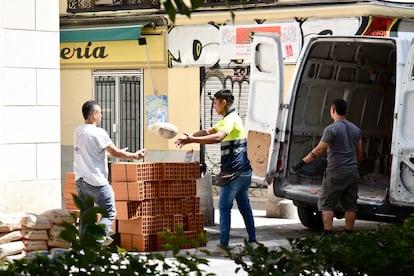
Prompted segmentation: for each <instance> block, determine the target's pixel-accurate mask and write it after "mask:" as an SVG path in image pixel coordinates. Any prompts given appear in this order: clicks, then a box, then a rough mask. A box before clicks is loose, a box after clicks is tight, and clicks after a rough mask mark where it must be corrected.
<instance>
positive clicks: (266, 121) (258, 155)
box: [245, 33, 283, 183]
mask: <svg viewBox="0 0 414 276" xmlns="http://www.w3.org/2000/svg"><path fill="white" fill-rule="evenodd" d="M280 44H281V43H280V38H279V36H278V35H277V34H276V33H254V34H253V39H252V44H251V57H252V60H251V64H250V90H249V100H248V107H247V114H246V119H245V128H246V131H247V154H248V157H249V160H250V163H251V166H252V169H253V177H252V178H253V180H255V181H259V182H267V183H271V182H273V178H274V175H275V173H276V164H277V158H278V154H279V142H278V140H279V139H278V136H279V135H280V114H279V113H280V112H279V110H280V107H281V105H282V101H283V58H282V50H281V46H280Z"/></svg>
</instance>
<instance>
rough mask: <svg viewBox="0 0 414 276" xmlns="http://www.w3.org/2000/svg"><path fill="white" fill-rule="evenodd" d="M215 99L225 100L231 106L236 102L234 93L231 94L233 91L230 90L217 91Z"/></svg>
mask: <svg viewBox="0 0 414 276" xmlns="http://www.w3.org/2000/svg"><path fill="white" fill-rule="evenodd" d="M214 98H216V99H224V100H226V101H227V102H228V103H229V104H232V103H233V102H234V96H233V93H231V91H230V90H229V89H222V90H219V91H217V92H216V93H215V94H214Z"/></svg>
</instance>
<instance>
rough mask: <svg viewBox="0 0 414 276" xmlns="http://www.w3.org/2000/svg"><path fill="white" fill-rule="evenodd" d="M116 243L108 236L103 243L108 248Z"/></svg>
mask: <svg viewBox="0 0 414 276" xmlns="http://www.w3.org/2000/svg"><path fill="white" fill-rule="evenodd" d="M113 241H114V239H112V238H111V237H109V236H107V237H105V239H104V240H103V242H102V246H108V245H110V244H111V243H112V242H113Z"/></svg>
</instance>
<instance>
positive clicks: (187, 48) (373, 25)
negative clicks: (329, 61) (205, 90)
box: [168, 16, 414, 68]
mask: <svg viewBox="0 0 414 276" xmlns="http://www.w3.org/2000/svg"><path fill="white" fill-rule="evenodd" d="M413 28H414V22H411V21H402V20H400V19H393V18H383V17H370V16H367V17H349V18H326V19H317V18H308V19H297V20H292V21H291V22H286V21H284V22H265V23H263V24H250V25H239V26H238V25H235V26H228V25H223V26H217V25H212V24H206V25H192V26H173V27H172V28H171V29H170V30H169V33H168V40H169V48H168V56H169V67H182V66H204V67H217V66H219V67H221V68H231V67H234V66H248V64H249V58H250V56H249V51H250V50H249V45H248V43H247V42H248V41H249V35H250V34H251V32H253V31H271V32H277V33H279V34H280V38H281V43H282V51H283V57H284V62H291V63H295V62H296V59H297V57H298V55H299V52H300V50H301V48H302V46H303V43H304V42H305V41H306V39H307V38H309V36H310V35H315V34H322V35H343V36H349V35H373V36H386V37H388V36H390V37H404V36H411V31H410V30H413Z"/></svg>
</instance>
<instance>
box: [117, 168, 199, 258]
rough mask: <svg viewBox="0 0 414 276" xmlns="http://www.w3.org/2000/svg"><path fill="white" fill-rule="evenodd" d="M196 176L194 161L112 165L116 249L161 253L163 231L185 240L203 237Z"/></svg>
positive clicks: (197, 174)
mask: <svg viewBox="0 0 414 276" xmlns="http://www.w3.org/2000/svg"><path fill="white" fill-rule="evenodd" d="M199 175H200V169H199V163H197V162H144V163H114V164H112V165H111V184H112V188H113V189H114V193H115V203H116V209H117V222H116V223H117V232H118V233H120V246H121V247H122V248H124V249H126V250H129V251H131V250H136V251H140V252H149V251H156V250H164V247H163V241H162V238H161V236H160V233H163V232H166V231H168V232H170V233H171V234H174V233H180V235H182V234H183V235H184V238H185V239H189V240H191V239H198V238H199V237H200V236H201V235H204V236H205V231H204V214H203V213H200V198H199V197H197V193H196V187H197V178H199ZM179 246H180V248H190V247H191V246H189V245H188V244H179ZM200 246H203V244H201V245H200Z"/></svg>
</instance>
